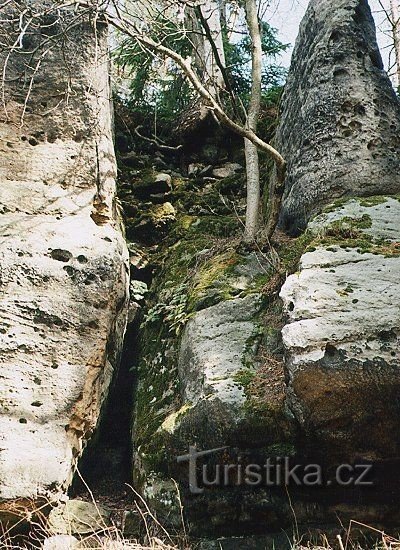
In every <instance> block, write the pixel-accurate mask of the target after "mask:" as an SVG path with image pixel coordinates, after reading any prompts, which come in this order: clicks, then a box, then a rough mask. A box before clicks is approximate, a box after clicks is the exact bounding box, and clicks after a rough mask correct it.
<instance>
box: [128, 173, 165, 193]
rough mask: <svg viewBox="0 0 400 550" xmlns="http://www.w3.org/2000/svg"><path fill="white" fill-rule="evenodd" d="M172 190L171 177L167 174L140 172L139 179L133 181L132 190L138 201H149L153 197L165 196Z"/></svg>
mask: <svg viewBox="0 0 400 550" xmlns="http://www.w3.org/2000/svg"><path fill="white" fill-rule="evenodd" d="M171 189H172V177H171V176H170V175H169V174H164V173H161V172H160V173H158V174H157V173H155V172H153V171H151V172H150V173H146V171H144V172H142V173H141V174H140V176H139V178H138V179H137V180H136V181H134V183H133V186H132V190H133V193H134V195H135V196H136V197H137V198H138V199H140V200H146V199H151V198H152V197H153V196H155V197H157V196H158V195H161V196H163V195H165V194H166V193H169V192H170V191H171Z"/></svg>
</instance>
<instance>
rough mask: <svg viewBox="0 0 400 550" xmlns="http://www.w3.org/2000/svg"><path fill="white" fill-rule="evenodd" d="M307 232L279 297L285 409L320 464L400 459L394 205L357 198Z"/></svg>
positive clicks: (399, 267)
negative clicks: (308, 242) (306, 246)
mask: <svg viewBox="0 0 400 550" xmlns="http://www.w3.org/2000/svg"><path fill="white" fill-rule="evenodd" d="M309 231H310V232H311V233H312V234H313V235H314V238H315V240H314V242H313V247H312V248H311V250H310V251H309V252H307V253H305V254H304V255H303V256H302V258H301V262H300V269H299V271H298V272H297V273H295V274H294V275H291V276H290V277H289V278H288V279H287V280H286V282H285V284H284V286H283V288H282V290H281V294H280V295H281V298H282V299H283V301H284V308H285V311H286V312H287V316H288V323H287V324H286V326H285V327H284V328H283V330H282V337H283V343H284V346H285V349H286V369H287V375H288V404H289V406H290V409H291V410H292V412H293V414H294V415H295V417H296V419H297V421H298V422H299V424H300V426H301V427H302V429H303V430H304V433H305V434H307V437H308V445H309V447H310V448H311V449H312V450H313V452H314V453H316V454H317V455H318V456H319V457H320V458H321V460H323V461H326V460H328V461H331V462H332V463H339V462H340V461H343V460H345V462H346V463H351V461H352V460H355V459H356V458H358V459H360V458H363V459H365V460H372V461H376V460H380V459H387V458H389V457H396V456H397V457H398V456H399V452H400V438H399V431H398V425H399V422H400V410H399V407H398V393H399V391H400V371H399V357H400V288H399V284H400V283H399V273H400V202H399V200H398V199H397V198H390V197H375V198H374V199H360V200H359V199H353V200H350V201H348V202H346V203H343V205H341V206H333V207H332V208H331V209H330V211H329V212H327V213H325V214H321V215H320V216H318V217H317V218H316V219H315V220H314V221H313V222H312V223H311V224H310V226H309Z"/></svg>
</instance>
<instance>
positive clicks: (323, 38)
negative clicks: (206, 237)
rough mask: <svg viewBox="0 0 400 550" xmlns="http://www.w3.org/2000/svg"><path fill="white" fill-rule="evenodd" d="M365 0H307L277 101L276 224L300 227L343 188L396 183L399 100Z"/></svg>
mask: <svg viewBox="0 0 400 550" xmlns="http://www.w3.org/2000/svg"><path fill="white" fill-rule="evenodd" d="M382 69H383V65H382V60H381V56H380V53H379V50H378V47H377V44H376V35H375V26H374V21H373V19H372V16H371V12H370V9H369V6H368V2H367V0H350V1H349V0H337V1H336V2H335V3H334V4H332V2H331V1H330V0H311V2H310V4H309V6H308V10H307V13H306V15H305V17H304V19H303V21H302V23H301V27H300V33H299V36H298V38H297V41H296V47H295V50H294V53H293V58H292V65H291V69H290V72H289V76H288V80H287V85H286V89H285V93H284V96H283V101H282V113H281V115H282V116H281V123H280V126H279V129H278V134H277V147H278V149H279V150H280V151H281V153H282V154H283V156H284V157H285V158H286V159H287V162H288V170H287V178H286V186H285V195H284V200H283V208H282V212H281V221H280V223H281V227H283V228H284V229H288V230H289V231H291V232H293V233H297V232H298V231H299V230H301V229H304V227H305V225H306V223H307V221H308V220H309V218H310V216H311V215H312V214H315V213H316V212H318V211H319V210H320V208H321V206H323V205H324V204H327V203H328V202H330V201H332V200H333V199H335V198H338V197H342V196H368V195H379V194H383V193H397V192H399V191H400V176H399V174H400V170H399V168H400V138H399V135H400V108H399V102H398V99H397V98H396V96H395V93H394V91H393V88H392V85H391V83H390V81H389V79H388V77H387V75H386V73H385V72H384V71H383V70H382Z"/></svg>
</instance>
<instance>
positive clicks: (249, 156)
mask: <svg viewBox="0 0 400 550" xmlns="http://www.w3.org/2000/svg"><path fill="white" fill-rule="evenodd" d="M245 9H246V20H247V25H248V28H249V33H250V39H251V43H252V52H251V73H252V83H251V97H250V104H249V109H248V114H247V120H246V127H247V129H248V130H251V131H252V132H254V133H257V120H258V117H259V114H260V105H261V71H262V47H261V33H260V25H259V20H258V12H257V4H256V1H255V0H246V4H245ZM244 146H245V148H244V150H245V158H246V175H247V208H246V224H245V233H244V240H245V242H247V243H250V242H253V241H254V240H255V238H256V234H257V231H258V228H259V219H260V166H259V158H258V148H257V146H256V145H255V144H254V143H252V142H251V141H249V140H248V139H247V138H245V140H244Z"/></svg>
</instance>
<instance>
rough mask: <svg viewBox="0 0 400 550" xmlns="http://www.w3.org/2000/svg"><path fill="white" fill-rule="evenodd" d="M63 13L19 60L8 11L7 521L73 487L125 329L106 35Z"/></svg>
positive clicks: (36, 31) (1, 200) (37, 20)
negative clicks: (23, 507)
mask: <svg viewBox="0 0 400 550" xmlns="http://www.w3.org/2000/svg"><path fill="white" fill-rule="evenodd" d="M51 4H52V3H49V2H46V1H41V2H33V3H32V5H31V9H32V14H31V15H32V20H31V24H30V27H29V32H27V33H26V34H25V35H24V36H23V38H21V42H20V46H19V47H18V51H14V50H12V49H10V48H11V46H12V44H19V42H18V40H17V41H16V37H17V36H18V33H19V32H20V30H19V23H18V21H20V18H19V13H18V6H19V4H17V3H15V4H14V3H6V4H4V5H3V6H2V8H1V15H2V23H1V24H2V37H3V38H2V51H1V65H2V66H4V74H5V82H4V106H3V108H2V110H1V120H0V137H1V139H0V150H1V153H0V154H1V166H0V240H1V247H0V311H1V329H0V356H1V365H0V376H1V390H0V392H1V396H0V406H1V414H0V518H1V519H5V518H6V519H7V513H8V512H7V510H8V511H10V510H11V512H10V518H14V517H15V515H14V512H15V510H14V512H13V508H12V504H13V503H15V506H16V508H18V504H21V503H22V504H27V503H28V502H29V501H28V499H32V500H33V501H35V500H37V499H40V497H43V498H45V497H46V498H47V497H48V498H50V499H52V498H53V497H54V496H57V494H58V493H60V492H62V491H63V490H65V489H66V488H67V487H68V484H69V483H70V481H71V477H72V475H73V472H74V468H75V464H76V459H77V458H78V457H79V456H80V454H81V452H82V449H83V448H84V446H85V444H86V442H87V440H88V438H90V436H91V434H92V433H93V430H94V429H95V427H96V424H97V421H98V417H99V414H100V409H101V406H102V404H103V402H104V400H105V398H106V395H107V391H108V386H109V383H110V380H111V377H112V375H113V372H114V370H115V369H116V368H117V366H118V359H119V353H120V349H121V344H122V338H123V334H124V328H125V323H126V310H127V307H126V306H127V296H128V268H127V256H128V254H127V250H126V245H125V243H124V239H123V236H122V234H121V230H120V226H119V218H118V214H117V210H116V204H115V175H116V166H115V158H114V150H113V143H112V130H111V109H110V100H109V95H110V94H109V82H108V62H107V29H106V28H105V26H104V25H101V24H99V25H98V28H97V29H96V31H95V29H94V27H93V24H92V22H90V21H83V22H82V21H81V22H80V21H79V19H78V17H79V14H77V13H76V12H75V11H74V10H68V9H66V10H64V11H57V12H53V11H52V10H51V9H50V7H51ZM12 9H14V10H15V11H14V12H12V11H10V10H12ZM21 9H22V8H21ZM11 16H13V20H12V22H11ZM6 19H8V20H9V21H10V23H9V25H7V24H6V23H5V22H4V20H6ZM60 36H64V37H65V40H61V39H60ZM7 44H8V47H7ZM28 507H29V504H28Z"/></svg>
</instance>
